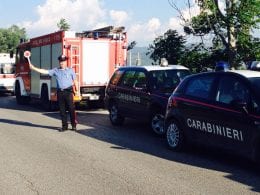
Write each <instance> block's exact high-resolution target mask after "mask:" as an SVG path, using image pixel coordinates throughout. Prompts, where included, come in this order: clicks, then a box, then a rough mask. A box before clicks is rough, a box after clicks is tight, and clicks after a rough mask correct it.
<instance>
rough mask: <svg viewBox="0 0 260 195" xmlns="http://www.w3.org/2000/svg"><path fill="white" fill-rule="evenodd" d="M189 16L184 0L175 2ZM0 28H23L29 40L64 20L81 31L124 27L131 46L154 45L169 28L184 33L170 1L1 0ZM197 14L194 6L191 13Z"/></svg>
mask: <svg viewBox="0 0 260 195" xmlns="http://www.w3.org/2000/svg"><path fill="white" fill-rule="evenodd" d="M175 2H176V3H177V5H178V7H179V8H180V9H181V10H182V11H183V13H184V15H186V16H187V17H188V15H189V14H188V11H187V7H186V6H185V4H184V3H183V2H184V0H175ZM0 13H1V14H0V21H1V22H0V28H8V27H10V26H11V25H14V24H15V25H18V26H19V27H20V28H21V27H24V28H25V29H26V33H27V36H28V38H33V37H36V36H41V35H44V34H48V33H52V32H55V31H57V30H58V27H57V23H58V22H59V20H60V19H61V18H64V19H65V20H66V21H67V23H68V24H69V25H70V30H73V31H76V32H82V31H86V30H94V29H97V28H101V27H105V26H115V27H117V26H124V27H125V30H126V32H127V34H128V41H129V43H130V42H132V41H136V42H137V45H136V46H139V47H143V46H148V45H149V44H152V42H153V40H154V39H155V38H156V37H158V36H160V35H163V34H164V33H165V32H166V31H167V30H168V29H174V30H177V31H178V32H179V33H180V34H182V33H183V28H182V26H181V23H180V19H179V17H178V16H179V15H178V13H177V11H176V10H175V9H173V8H172V7H171V5H170V4H169V2H168V0H24V1H21V0H13V1H10V0H1V3H0ZM196 13H198V8H197V7H194V8H193V11H192V14H196Z"/></svg>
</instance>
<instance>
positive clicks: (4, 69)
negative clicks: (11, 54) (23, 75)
mask: <svg viewBox="0 0 260 195" xmlns="http://www.w3.org/2000/svg"><path fill="white" fill-rule="evenodd" d="M14 72H15V67H14V64H12V63H1V64H0V74H14Z"/></svg>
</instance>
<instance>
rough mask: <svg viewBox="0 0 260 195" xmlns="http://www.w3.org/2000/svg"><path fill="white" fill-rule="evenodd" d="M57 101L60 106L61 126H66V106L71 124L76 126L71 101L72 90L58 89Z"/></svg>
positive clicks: (73, 107)
mask: <svg viewBox="0 0 260 195" xmlns="http://www.w3.org/2000/svg"><path fill="white" fill-rule="evenodd" d="M58 102H59V108H60V116H61V121H62V127H63V128H68V123H67V113H66V108H68V111H69V114H70V122H71V125H72V126H74V127H76V113H75V106H74V103H73V92H72V90H63V91H61V90H58Z"/></svg>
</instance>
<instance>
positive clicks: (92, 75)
mask: <svg viewBox="0 0 260 195" xmlns="http://www.w3.org/2000/svg"><path fill="white" fill-rule="evenodd" d="M26 50H28V51H30V52H31V54H32V55H31V62H32V64H34V65H35V66H36V67H39V68H43V69H52V68H54V67H58V66H59V63H58V60H57V58H58V56H59V55H60V54H65V55H66V56H68V60H67V65H68V67H72V68H73V69H74V71H75V73H76V75H77V79H78V81H79V89H80V92H79V93H78V94H76V95H75V96H74V100H75V101H76V102H80V101H100V102H102V101H103V98H104V93H105V92H104V91H105V86H106V84H107V82H108V80H109V78H110V76H111V75H112V73H113V72H114V70H115V69H116V68H118V67H120V66H124V65H126V56H127V33H126V32H125V29H124V27H113V26H108V27H104V28H101V29H95V30H90V31H84V32H81V33H76V32H72V31H58V32H54V33H51V34H47V35H43V36H40V37H35V38H32V39H30V40H29V41H27V42H25V41H21V43H20V44H19V46H18V47H17V52H16V81H15V95H16V100H17V103H18V104H25V103H27V102H29V101H30V99H32V98H37V99H39V100H40V101H41V104H42V106H43V107H44V108H45V109H47V110H48V109H50V108H51V107H52V105H54V104H53V103H55V102H56V101H57V96H56V85H57V84H56V80H55V78H51V77H50V76H48V75H42V74H39V73H37V72H35V71H31V70H30V68H29V64H28V61H27V60H26V58H25V57H24V56H23V54H24V51H26Z"/></svg>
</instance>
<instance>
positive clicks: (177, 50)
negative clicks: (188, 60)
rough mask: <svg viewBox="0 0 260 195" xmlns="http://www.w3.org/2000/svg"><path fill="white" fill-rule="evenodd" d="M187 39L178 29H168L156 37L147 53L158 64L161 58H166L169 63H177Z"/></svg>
mask: <svg viewBox="0 0 260 195" xmlns="http://www.w3.org/2000/svg"><path fill="white" fill-rule="evenodd" d="M185 42H186V40H185V39H184V37H183V36H181V35H178V33H177V31H176V30H171V29H170V30H168V31H167V32H166V33H164V35H162V36H159V37H157V38H155V40H154V41H153V44H150V45H149V47H148V52H147V53H146V55H150V58H151V59H152V60H153V61H154V62H155V63H157V64H158V62H160V59H161V58H166V59H167V60H168V63H169V64H177V63H178V60H179V59H180V58H181V56H182V54H183V52H184V49H185V46H184V44H185Z"/></svg>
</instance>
